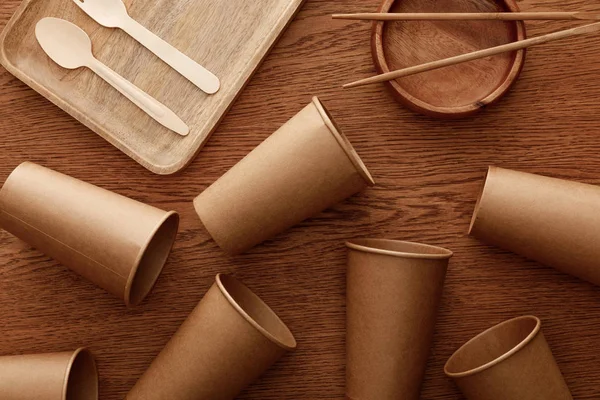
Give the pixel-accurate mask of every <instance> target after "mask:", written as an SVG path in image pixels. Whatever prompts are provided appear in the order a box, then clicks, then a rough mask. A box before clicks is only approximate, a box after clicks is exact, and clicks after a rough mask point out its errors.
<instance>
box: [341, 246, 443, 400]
mask: <svg viewBox="0 0 600 400" xmlns="http://www.w3.org/2000/svg"><path fill="white" fill-rule="evenodd" d="M346 246H348V248H349V253H348V272H347V288H346V291H347V293H346V297H347V310H346V316H347V338H346V358H347V363H346V364H347V365H346V396H347V399H351V400H397V399H402V400H418V399H419V393H420V391H421V382H422V380H423V376H424V374H425V367H426V364H427V358H428V356H429V349H430V347H431V341H432V337H433V332H434V326H435V321H436V317H437V310H438V305H439V303H440V299H441V296H442V290H443V287H444V279H445V276H446V270H447V267H448V260H449V259H450V257H451V256H452V252H451V251H449V250H446V249H443V248H440V247H434V246H427V245H424V244H418V243H410V242H401V241H395V240H379V239H363V240H353V241H351V242H348V243H346Z"/></svg>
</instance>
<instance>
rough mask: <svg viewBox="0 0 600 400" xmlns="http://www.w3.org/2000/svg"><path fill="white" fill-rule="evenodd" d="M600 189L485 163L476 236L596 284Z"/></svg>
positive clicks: (599, 282)
mask: <svg viewBox="0 0 600 400" xmlns="http://www.w3.org/2000/svg"><path fill="white" fill-rule="evenodd" d="M598 232H600V187H597V186H593V185H587V184H583V183H577V182H570V181H565V180H561V179H555V178H548V177H544V176H539V175H533V174H528V173H524V172H517V171H511V170H508V169H502V168H496V167H490V168H489V171H488V175H487V178H486V181H485V186H484V188H483V191H482V193H481V195H480V197H479V200H478V202H477V205H476V207H475V212H474V215H473V219H472V222H471V228H470V234H472V235H473V236H475V237H476V238H478V239H480V240H482V241H484V242H486V243H489V244H492V245H495V246H498V247H501V248H503V249H506V250H510V251H512V252H514V253H518V254H520V255H523V256H525V257H527V258H531V259H533V260H536V261H538V262H540V263H542V264H545V265H549V266H552V267H554V268H556V269H558V270H560V271H563V272H566V273H569V274H571V275H574V276H577V277H579V278H581V279H584V280H587V281H589V282H592V283H594V284H596V285H600V267H599V264H598V260H600V246H599V245H598V241H597V239H598Z"/></svg>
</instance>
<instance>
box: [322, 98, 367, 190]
mask: <svg viewBox="0 0 600 400" xmlns="http://www.w3.org/2000/svg"><path fill="white" fill-rule="evenodd" d="M312 102H313V104H314V105H315V107H316V108H317V111H318V112H319V114H320V115H321V118H322V119H323V122H324V123H325V126H327V128H328V129H329V131H330V132H331V133H332V134H333V137H334V138H335V140H336V141H337V142H338V144H339V145H340V147H341V148H342V150H344V153H346V156H347V157H348V159H349V160H350V162H351V163H352V164H353V165H354V167H355V168H356V170H357V171H358V173H359V174H360V176H361V177H362V178H363V179H364V180H365V182H366V183H367V185H369V186H373V185H375V180H374V179H373V176H372V175H371V173H370V172H369V170H368V169H367V166H366V165H365V163H364V162H363V161H362V159H361V158H360V156H359V155H358V153H357V152H356V150H355V149H354V147H353V146H352V144H351V143H350V141H349V140H348V138H347V137H346V135H344V133H343V132H342V130H341V129H340V128H339V127H338V125H337V124H336V122H335V120H334V119H333V117H332V116H331V114H330V113H329V111H328V110H327V108H326V107H325V105H323V103H322V102H321V100H319V98H318V97H317V96H314V97H313V98H312Z"/></svg>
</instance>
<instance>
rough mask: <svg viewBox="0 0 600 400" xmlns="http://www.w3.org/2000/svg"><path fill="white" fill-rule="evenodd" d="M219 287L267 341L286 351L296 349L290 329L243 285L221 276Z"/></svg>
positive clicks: (218, 276)
mask: <svg viewBox="0 0 600 400" xmlns="http://www.w3.org/2000/svg"><path fill="white" fill-rule="evenodd" d="M217 285H218V286H219V289H220V290H221V292H222V293H223V294H224V295H225V297H226V298H227V300H228V301H229V302H230V303H231V305H232V306H233V307H234V308H235V309H236V310H237V311H238V312H239V313H240V314H241V315H242V316H243V317H244V318H245V319H246V320H247V321H248V322H249V323H250V324H252V325H253V326H254V327H255V328H256V329H258V330H259V331H260V332H261V333H262V334H263V335H265V336H266V337H267V339H269V340H271V341H272V342H274V343H275V344H277V345H278V346H280V347H282V348H284V349H286V350H294V349H295V348H296V346H297V344H296V339H295V338H294V335H293V334H292V332H291V331H290V330H289V328H288V327H287V326H286V325H285V324H284V323H283V321H282V320H281V319H280V318H279V317H278V316H277V314H275V312H274V311H273V310H272V309H271V308H270V307H269V306H268V305H267V304H266V303H265V302H263V301H262V300H261V299H260V298H259V297H258V296H257V295H255V294H254V293H253V292H252V291H251V290H250V289H248V288H247V287H246V286H245V285H244V284H243V283H241V282H240V281H238V280H237V279H235V278H234V277H232V276H230V275H223V274H219V275H217Z"/></svg>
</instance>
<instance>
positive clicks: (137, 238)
mask: <svg viewBox="0 0 600 400" xmlns="http://www.w3.org/2000/svg"><path fill="white" fill-rule="evenodd" d="M178 225H179V216H178V215H177V213H175V212H173V211H171V212H165V211H162V210H159V209H157V208H154V207H151V206H148V205H145V204H142V203H139V202H137V201H135V200H131V199H128V198H127V197H123V196H120V195H118V194H116V193H113V192H109V191H107V190H104V189H101V188H99V187H96V186H93V185H90V184H88V183H85V182H82V181H79V180H77V179H75V178H71V177H69V176H66V175H63V174H60V173H58V172H55V171H52V170H50V169H47V168H44V167H41V166H39V165H36V164H33V163H29V162H27V163H23V164H21V165H20V166H19V167H17V168H16V169H15V170H14V171H13V173H12V174H11V175H10V176H9V177H8V179H7V180H6V182H5V183H4V186H3V187H2V189H1V190H0V227H1V228H3V229H5V230H7V231H8V232H10V233H12V234H13V235H15V236H17V237H18V238H20V239H22V240H24V241H25V242H27V243H29V244H30V245H32V246H33V247H36V248H37V249H38V250H40V251H42V252H44V253H46V254H47V255H49V256H51V257H53V258H55V259H56V260H58V261H60V262H61V263H63V264H64V265H66V266H67V267H69V268H70V269H72V270H73V271H75V272H77V273H78V274H80V275H82V276H83V277H85V278H87V279H89V280H90V281H92V282H94V283H96V284H97V285H98V286H100V287H102V288H104V289H106V290H107V291H109V292H110V293H113V294H114V295H116V296H118V297H120V298H121V299H123V300H124V301H125V304H127V305H128V306H129V305H136V304H138V303H140V302H141V301H142V300H143V299H144V298H145V297H146V295H147V294H148V293H149V292H150V290H151V289H152V287H153V286H154V283H155V282H156V280H157V279H158V276H159V275H160V273H161V271H162V268H163V266H164V264H165V262H166V260H167V257H168V255H169V252H170V251H171V247H172V245H173V242H174V240H175V236H176V234H177V228H178Z"/></svg>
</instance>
